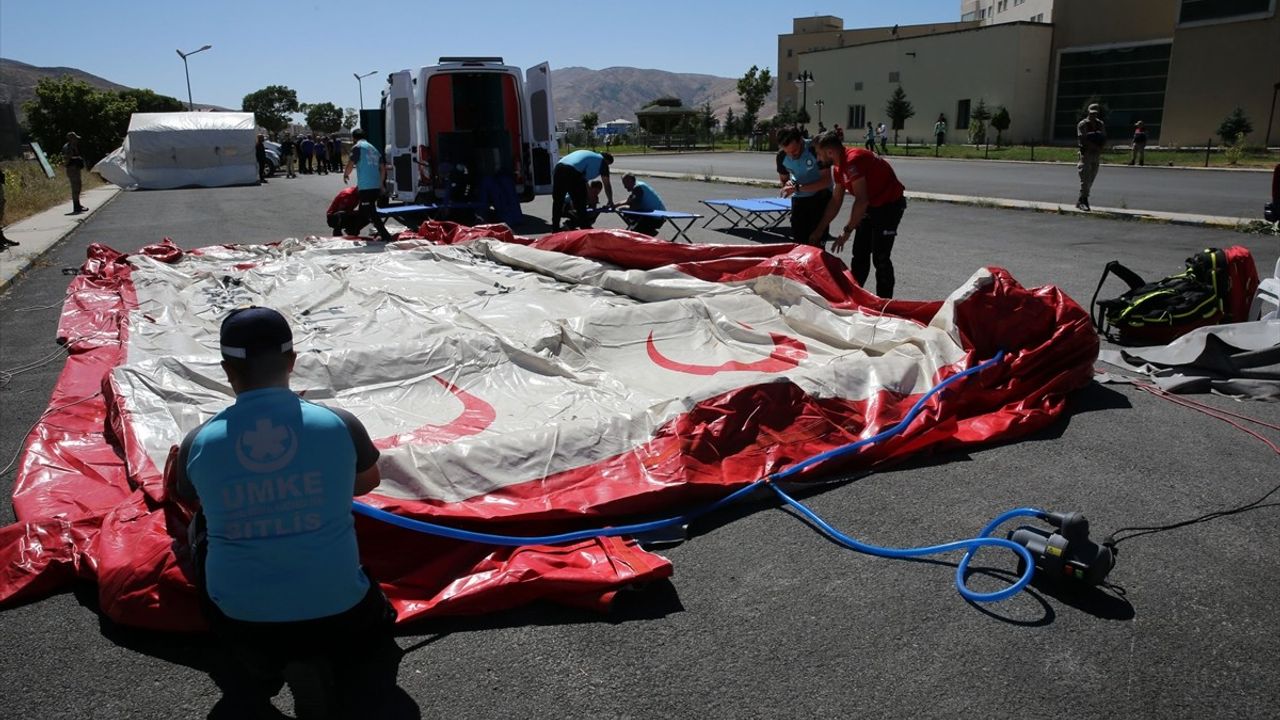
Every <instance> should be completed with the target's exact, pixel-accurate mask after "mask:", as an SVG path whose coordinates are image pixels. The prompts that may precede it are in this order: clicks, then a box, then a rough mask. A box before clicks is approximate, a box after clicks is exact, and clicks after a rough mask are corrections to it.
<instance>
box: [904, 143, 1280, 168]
mask: <svg viewBox="0 0 1280 720" xmlns="http://www.w3.org/2000/svg"><path fill="white" fill-rule="evenodd" d="M889 155H896V156H910V157H935V148H934V146H933V145H906V144H903V145H890V146H889ZM936 157H940V158H951V159H955V160H1022V161H1035V162H1065V163H1075V162H1077V160H1078V159H1079V157H1078V156H1077V154H1076V149H1075V148H1074V147H1064V146H1059V145H1036V146H1030V145H1006V146H1004V147H999V148H998V147H995V146H994V145H993V146H991V147H990V148H988V147H985V146H978V147H974V146H973V145H943V146H942V147H941V148H937V149H936ZM1129 157H1130V153H1129V150H1128V148H1116V149H1112V150H1108V151H1106V152H1104V153H1103V154H1102V162H1103V163H1105V164H1108V165H1128V164H1129ZM1278 162H1280V156H1278V155H1276V154H1275V153H1271V152H1266V151H1263V150H1261V149H1245V150H1244V151H1242V153H1241V154H1240V157H1239V158H1238V161H1237V162H1236V164H1235V165H1232V164H1231V163H1230V161H1229V158H1228V156H1227V153H1225V152H1223V149H1222V148H1219V147H1215V148H1214V149H1212V150H1211V151H1210V152H1209V167H1211V168H1215V167H1216V168H1225V167H1242V168H1247V167H1254V168H1270V167H1274V166H1275V164H1276V163H1278ZM1146 164H1147V165H1148V166H1155V167H1204V166H1205V152H1204V148H1160V149H1154V148H1153V149H1148V150H1147V155H1146Z"/></svg>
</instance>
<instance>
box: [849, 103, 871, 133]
mask: <svg viewBox="0 0 1280 720" xmlns="http://www.w3.org/2000/svg"><path fill="white" fill-rule="evenodd" d="M866 124H867V106H866V105H850V106H849V123H848V124H847V125H845V127H849V128H860V127H866Z"/></svg>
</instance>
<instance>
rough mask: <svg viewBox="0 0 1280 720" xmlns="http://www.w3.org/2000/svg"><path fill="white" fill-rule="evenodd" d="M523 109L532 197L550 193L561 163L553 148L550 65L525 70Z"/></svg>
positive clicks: (554, 136)
mask: <svg viewBox="0 0 1280 720" xmlns="http://www.w3.org/2000/svg"><path fill="white" fill-rule="evenodd" d="M524 91H525V95H526V102H525V107H527V108H529V117H530V120H531V125H532V127H531V128H530V129H529V130H530V136H529V146H530V149H531V154H532V159H531V162H532V163H533V172H532V173H531V175H532V180H533V182H532V184H533V191H534V194H537V195H550V194H551V171H552V170H553V169H554V168H555V166H556V162H558V161H559V160H560V152H559V147H557V145H556V115H555V107H554V105H553V103H552V101H551V65H550V64H548V63H542V64H541V65H535V66H533V67H531V68H529V69H528V70H527V71H525V83H524Z"/></svg>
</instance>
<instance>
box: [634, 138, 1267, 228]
mask: <svg viewBox="0 0 1280 720" xmlns="http://www.w3.org/2000/svg"><path fill="white" fill-rule="evenodd" d="M892 160H893V167H894V171H895V172H896V173H897V174H898V178H899V179H901V180H902V183H903V184H904V185H906V186H907V190H909V191H915V192H929V193H942V194H949V195H969V196H976V197H984V198H1006V199H1011V200H1033V201H1038V202H1056V203H1062V204H1064V205H1066V206H1067V207H1074V206H1075V204H1076V198H1077V197H1079V194H1080V180H1079V177H1078V176H1077V175H1076V168H1075V166H1074V165H1070V164H1065V163H1021V162H984V161H981V160H945V159H932V158H909V157H894V158H893V159H892ZM614 162H615V163H616V167H618V168H626V169H628V170H639V171H644V170H662V171H666V172H680V173H688V174H689V175H690V176H692V177H693V178H695V179H703V178H705V177H706V176H721V177H735V178H757V179H761V180H771V181H775V182H776V181H777V179H778V174H777V172H776V171H775V169H774V161H773V153H746V152H733V153H685V154H679V155H675V154H666V155H663V154H655V155H620V156H618V157H617V158H616V159H615V160H614ZM1270 195H1271V174H1270V173H1269V172H1259V171H1248V170H1196V169H1177V168H1157V167H1129V166H1128V165H1103V166H1102V168H1101V169H1099V171H1098V178H1097V180H1096V181H1094V185H1093V193H1092V195H1091V197H1090V200H1091V202H1092V204H1093V205H1094V206H1096V207H1114V208H1128V209H1142V210H1159V211H1163V212H1177V213H1193V214H1197V215H1225V216H1228V217H1240V218H1257V219H1259V220H1261V219H1262V206H1263V204H1264V203H1265V202H1266V201H1267V198H1268V197H1270ZM704 197H705V198H710V197H711V196H710V195H706V196H704ZM698 199H703V198H698Z"/></svg>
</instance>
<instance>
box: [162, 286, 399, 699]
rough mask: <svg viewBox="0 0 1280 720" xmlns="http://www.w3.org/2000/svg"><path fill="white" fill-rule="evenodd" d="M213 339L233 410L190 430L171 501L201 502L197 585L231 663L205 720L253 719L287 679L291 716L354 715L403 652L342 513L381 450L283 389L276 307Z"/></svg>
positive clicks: (351, 419) (336, 415) (353, 423)
mask: <svg viewBox="0 0 1280 720" xmlns="http://www.w3.org/2000/svg"><path fill="white" fill-rule="evenodd" d="M219 345H220V348H221V351H222V369H223V371H224V372H225V373H226V376H227V381H228V383H230V385H231V389H232V391H233V392H234V393H235V402H234V403H233V404H232V405H231V406H230V407H228V408H226V409H224V410H223V411H222V412H220V413H218V414H217V415H214V416H213V417H212V418H210V419H209V420H207V421H206V422H204V423H203V424H201V425H200V426H198V427H196V428H195V429H193V430H192V431H191V432H190V433H188V434H187V436H186V438H185V439H184V440H183V441H182V444H181V446H179V448H178V451H177V453H176V457H175V458H174V461H173V462H172V463H171V465H170V471H171V475H172V478H171V480H172V483H173V484H172V486H171V487H173V488H174V490H175V491H176V494H177V496H178V497H179V498H180V499H182V500H184V501H185V502H186V503H187V504H188V506H194V507H198V508H199V512H198V513H197V514H196V520H194V521H193V525H194V526H195V527H196V536H197V537H196V539H195V540H194V541H193V556H194V559H195V563H194V564H195V569H196V574H197V578H196V580H197V583H196V584H197V586H198V587H200V588H201V590H202V591H203V597H204V599H205V610H206V613H207V615H208V617H209V623H210V625H211V626H212V628H213V630H214V632H215V633H216V635H217V636H218V638H219V641H220V642H221V644H222V645H223V647H224V648H226V650H227V651H228V653H229V655H230V656H231V658H233V659H234V662H233V663H232V667H231V668H230V670H231V672H232V673H233V674H234V680H235V681H234V682H230V683H227V684H226V685H224V691H225V692H226V694H225V695H224V697H223V699H222V700H220V701H219V704H218V706H215V713H211V714H210V717H215V716H216V713H217V712H218V711H221V712H222V713H223V714H224V715H225V716H226V717H257V716H258V715H256V714H255V713H260V712H264V711H267V710H268V709H269V708H270V707H271V705H270V698H271V696H272V695H274V694H275V693H276V692H278V691H279V690H280V688H281V686H282V685H283V683H284V682H286V681H287V682H288V683H289V685H290V688H291V689H292V690H293V694H294V702H295V706H296V707H297V709H298V717H299V718H311V717H330V716H331V713H332V712H333V711H334V710H335V709H337V708H339V707H341V708H343V710H344V711H346V712H350V711H351V710H355V709H358V708H360V707H361V705H362V703H367V702H369V701H370V698H371V697H375V695H374V693H379V694H382V693H387V692H389V691H391V690H393V689H394V687H395V673H394V670H393V669H392V668H394V667H395V664H396V663H398V661H399V654H400V653H399V647H398V646H396V643H395V640H394V638H392V635H391V630H392V624H393V623H394V621H395V611H394V609H393V608H392V607H391V605H390V604H389V603H388V602H387V599H386V597H385V596H384V595H383V594H382V591H381V590H380V589H379V588H378V586H377V584H376V583H373V582H370V580H369V578H368V576H366V575H365V572H364V570H363V568H362V567H361V565H360V557H359V549H358V546H357V541H356V533H355V522H354V518H353V516H352V511H351V502H352V499H353V498H354V497H355V496H357V495H364V494H365V493H368V492H371V491H372V490H373V489H374V488H376V487H377V486H378V483H379V481H380V476H379V472H378V465H377V461H378V450H377V448H375V447H374V445H373V442H372V441H371V440H370V439H369V433H368V432H367V431H366V430H365V428H364V425H362V424H361V423H360V421H359V420H358V419H356V417H355V416H354V415H352V414H351V413H349V412H347V411H345V410H336V409H331V408H327V407H324V406H322V405H317V404H314V403H310V402H307V401H305V400H303V399H302V398H300V397H298V395H297V394H295V393H294V392H293V391H292V390H290V388H289V377H290V375H291V374H292V373H293V368H294V363H295V362H296V360H297V354H296V353H295V352H294V350H293V332H292V330H291V329H290V328H289V323H288V321H287V320H286V319H285V318H284V316H283V315H281V314H280V313H279V312H277V311H275V310H272V309H270V308H264V307H249V308H244V309H240V310H236V311H233V312H232V313H231V314H229V315H227V316H226V317H225V318H224V319H223V321H222V326H221V329H220V332H219ZM201 526H203V530H204V536H203V538H201V537H199V528H200V527H201ZM388 663H389V664H388ZM375 665H376V666H378V669H376V670H375V669H374V668H373V667H372V666H375ZM374 675H377V681H376V682H374V683H372V684H364V683H365V681H366V679H372V678H373V676H374ZM388 681H389V682H390V684H389V685H387V683H388ZM340 716H341V717H347V715H346V714H342V715H340ZM374 716H376V715H374Z"/></svg>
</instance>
